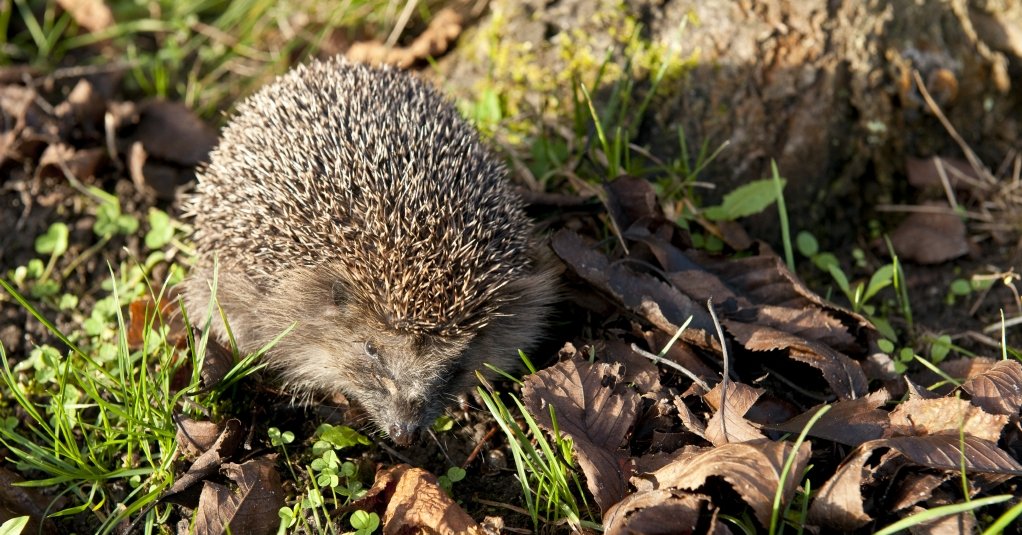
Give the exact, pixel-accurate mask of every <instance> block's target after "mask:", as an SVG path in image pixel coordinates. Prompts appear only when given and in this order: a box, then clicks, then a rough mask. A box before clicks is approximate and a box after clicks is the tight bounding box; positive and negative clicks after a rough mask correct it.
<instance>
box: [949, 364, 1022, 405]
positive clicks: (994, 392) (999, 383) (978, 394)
mask: <svg viewBox="0 0 1022 535" xmlns="http://www.w3.org/2000/svg"><path fill="white" fill-rule="evenodd" d="M962 389H963V390H965V391H966V392H968V393H969V395H970V396H972V404H973V405H976V406H979V407H982V408H983V410H985V411H987V412H989V413H992V414H1005V415H1008V416H1014V415H1017V414H1018V413H1019V408H1020V407H1022V364H1020V363H1019V362H1018V361H1015V360H999V361H997V364H994V365H993V366H991V367H990V369H988V370H986V371H984V372H983V373H980V374H979V375H975V376H973V377H971V378H970V379H969V380H968V381H966V382H965V384H964V385H962Z"/></svg>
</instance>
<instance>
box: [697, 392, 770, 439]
mask: <svg viewBox="0 0 1022 535" xmlns="http://www.w3.org/2000/svg"><path fill="white" fill-rule="evenodd" d="M721 384H722V383H717V385H716V386H714V387H713V390H710V391H709V392H707V393H706V395H705V396H703V399H705V400H706V403H707V404H709V405H710V407H713V408H714V409H716V412H714V413H713V416H711V417H710V420H709V421H708V422H706V439H707V440H709V441H710V443H711V444H713V445H714V446H721V445H723V444H728V443H731V442H749V441H751V440H760V439H763V438H765V437H764V436H763V433H761V432H760V431H759V428H758V427H756V426H755V425H753V424H752V423H751V422H749V421H748V420H746V419H745V413H746V412H748V411H749V409H751V408H752V406H753V404H755V403H756V400H757V399H759V397H760V396H762V395H763V392H764V390H763V389H761V388H752V387H751V386H748V385H744V384H741V383H735V382H728V389H727V396H725V397H724V407H723V408H721V404H720V398H721V395H720V394H721V387H720V385H721Z"/></svg>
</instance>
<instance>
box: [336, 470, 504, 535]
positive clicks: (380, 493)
mask: <svg viewBox="0 0 1022 535" xmlns="http://www.w3.org/2000/svg"><path fill="white" fill-rule="evenodd" d="M383 504H386V511H385V512H384V513H383V533H385V534H397V533H433V534H438V535H440V534H455V533H459V534H460V533H466V534H477V535H482V534H483V533H484V532H483V529H482V527H480V526H479V524H477V523H476V522H475V520H472V517H471V516H469V514H468V513H466V512H465V510H464V509H462V508H461V506H460V505H458V504H457V503H455V502H454V500H452V499H451V498H450V496H448V495H447V493H446V492H444V490H443V489H441V488H440V485H439V484H438V483H437V479H436V477H435V476H434V475H433V474H431V473H429V472H427V471H425V470H423V469H421V468H414V467H412V466H409V465H407V464H400V465H397V466H391V467H389V468H384V469H381V470H380V471H378V472H377V473H376V480H375V481H374V482H373V486H372V487H371V488H370V489H369V490H368V491H367V492H366V494H365V495H364V496H363V497H362V498H359V499H358V500H356V501H355V502H352V503H350V504H348V505H347V506H346V507H344V508H342V510H343V511H351V510H355V509H362V510H379V508H380V507H381V505H383Z"/></svg>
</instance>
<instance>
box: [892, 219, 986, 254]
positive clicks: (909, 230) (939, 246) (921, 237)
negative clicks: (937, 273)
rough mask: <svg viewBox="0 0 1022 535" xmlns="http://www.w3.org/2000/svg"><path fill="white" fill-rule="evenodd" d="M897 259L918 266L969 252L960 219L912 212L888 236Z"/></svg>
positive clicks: (963, 226) (963, 225) (963, 224)
mask: <svg viewBox="0 0 1022 535" xmlns="http://www.w3.org/2000/svg"><path fill="white" fill-rule="evenodd" d="M891 245H893V246H894V251H895V252H896V253H898V257H899V258H901V259H904V260H909V261H911V262H917V263H920V264H939V263H941V262H946V261H948V260H951V259H954V258H958V257H959V256H962V255H964V254H967V253H968V252H969V240H968V238H966V236H965V223H963V222H962V218H961V217H959V216H957V215H955V214H950V213H947V214H945V213H930V212H914V213H912V214H909V216H908V217H907V218H905V220H904V221H902V222H901V224H900V225H898V228H896V229H894V232H892V233H891Z"/></svg>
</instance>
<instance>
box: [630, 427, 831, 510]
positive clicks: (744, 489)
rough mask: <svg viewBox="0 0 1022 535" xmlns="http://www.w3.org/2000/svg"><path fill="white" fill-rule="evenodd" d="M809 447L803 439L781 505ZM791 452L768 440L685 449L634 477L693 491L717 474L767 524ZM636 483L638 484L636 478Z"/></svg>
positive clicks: (788, 446) (782, 444) (789, 447)
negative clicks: (653, 468) (650, 469)
mask: <svg viewBox="0 0 1022 535" xmlns="http://www.w3.org/2000/svg"><path fill="white" fill-rule="evenodd" d="M810 449H811V447H810V445H809V443H808V442H804V443H803V444H802V445H801V447H800V448H799V451H798V453H797V454H796V455H795V462H794V463H793V464H792V467H791V470H790V472H789V473H788V478H787V479H786V480H785V481H784V487H783V491H782V494H781V498H782V507H784V505H783V504H785V503H788V502H789V501H790V500H791V498H792V497H793V496H794V494H795V489H796V488H797V487H798V484H799V479H800V478H801V477H802V476H801V474H802V471H803V470H804V469H805V466H806V463H807V462H808V461H809V453H810ZM791 452H792V445H791V444H789V443H787V442H774V441H771V440H758V441H750V442H741V443H731V444H724V445H722V446H718V447H715V448H712V449H705V450H702V451H695V452H686V453H685V454H684V455H682V456H680V457H679V458H678V459H677V460H675V461H674V462H672V463H670V464H668V465H667V466H664V467H663V468H660V469H659V470H657V471H655V472H652V473H650V474H647V475H643V476H637V477H636V478H635V479H636V480H640V479H645V480H647V481H648V482H649V483H652V485H653V488H656V489H686V490H696V489H698V488H700V487H702V486H703V485H705V484H706V481H707V479H708V478H710V477H719V478H721V479H723V480H724V481H726V482H727V483H728V484H729V485H731V487H732V488H733V489H734V490H735V492H737V493H738V495H739V496H741V498H742V500H743V501H744V502H745V503H746V504H748V505H749V507H750V508H752V510H753V512H754V513H755V516H756V519H757V520H758V521H759V522H760V524H761V525H763V526H768V525H769V524H770V515H771V511H772V508H773V501H774V492H775V491H776V490H777V487H778V484H780V482H781V471H782V470H783V468H784V463H785V461H786V459H787V457H788V455H789V454H790V453H791ZM636 486H637V487H638V486H639V483H638V481H636Z"/></svg>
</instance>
